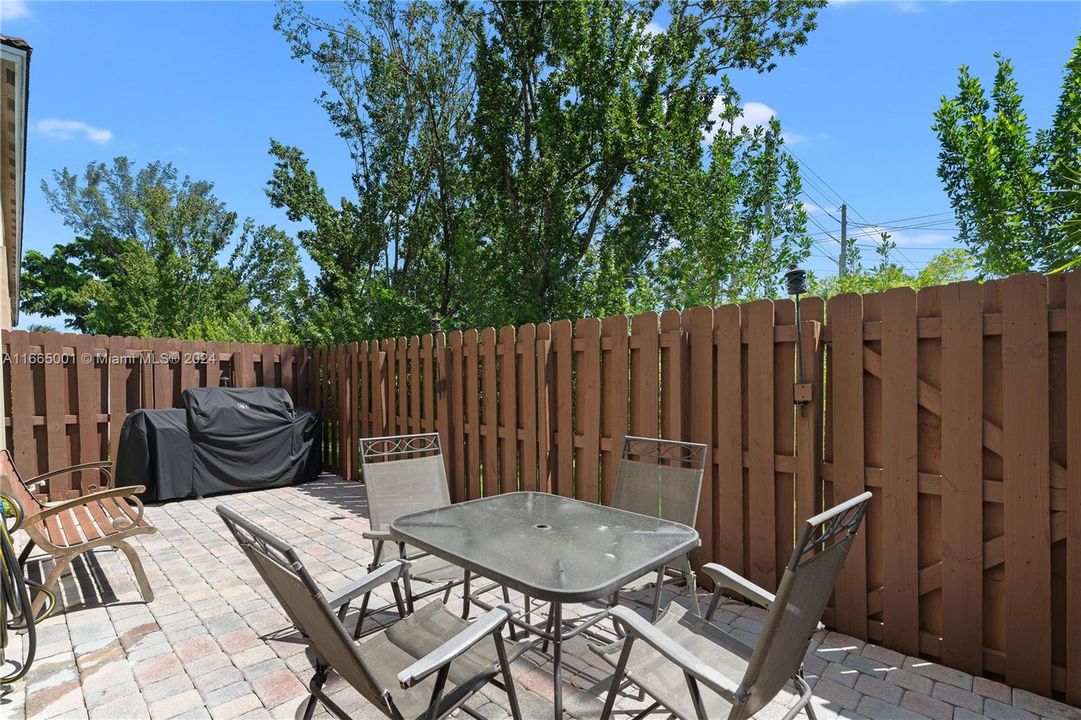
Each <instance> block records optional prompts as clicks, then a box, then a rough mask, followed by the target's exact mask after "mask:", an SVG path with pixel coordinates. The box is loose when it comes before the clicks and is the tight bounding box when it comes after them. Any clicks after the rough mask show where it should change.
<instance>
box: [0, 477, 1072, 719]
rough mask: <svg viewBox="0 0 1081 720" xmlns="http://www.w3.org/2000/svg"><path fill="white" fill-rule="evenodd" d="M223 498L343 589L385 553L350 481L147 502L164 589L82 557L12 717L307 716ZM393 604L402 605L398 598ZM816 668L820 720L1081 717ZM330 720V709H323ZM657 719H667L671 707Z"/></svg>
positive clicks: (341, 697) (485, 706)
mask: <svg viewBox="0 0 1081 720" xmlns="http://www.w3.org/2000/svg"><path fill="white" fill-rule="evenodd" d="M219 504H224V505H227V506H229V507H231V508H233V509H235V510H237V511H238V512H240V513H242V514H243V515H245V516H247V517H249V518H250V519H252V520H253V521H255V522H257V523H260V524H262V525H263V526H265V527H266V528H267V529H268V530H270V531H271V532H274V533H276V534H277V535H279V536H280V537H281V538H282V539H284V540H285V541H287V542H290V543H292V544H293V545H295V546H296V547H297V548H298V549H299V550H300V551H301V554H302V555H303V556H304V558H305V562H306V563H307V566H308V569H309V570H310V571H311V572H312V574H313V575H314V576H315V577H316V579H317V580H319V581H320V582H322V583H324V584H325V585H326V586H327V587H329V588H333V587H335V586H338V585H341V584H343V583H345V582H347V581H348V580H350V579H355V578H358V577H360V576H362V575H363V573H364V568H365V566H366V565H367V564H368V562H369V560H370V558H371V552H370V544H369V543H368V542H367V541H365V540H364V539H363V538H362V533H363V532H364V531H365V530H367V529H368V521H367V503H366V499H365V494H364V488H363V486H361V485H358V484H355V483H346V482H343V481H341V480H338V479H336V478H331V477H323V478H321V479H320V480H318V481H316V482H312V483H308V484H306V485H302V486H299V487H294V488H283V489H279V490H268V491H260V492H252V493H244V494H238V495H229V496H223V497H218V498H207V499H202V500H188V501H183V502H177V503H169V504H166V505H161V506H154V507H148V508H147V511H146V516H147V518H148V519H149V520H150V522H152V523H153V524H154V525H155V526H156V527H157V528H158V530H159V532H158V534H156V535H151V536H141V537H138V538H135V539H134V540H133V543H134V544H135V545H137V546H138V550H139V553H140V556H141V557H142V559H143V563H144V565H145V567H146V570H147V574H148V576H149V578H150V582H151V584H152V585H153V586H154V591H155V594H156V599H155V600H154V602H153V603H151V604H149V605H144V604H143V603H142V602H141V601H140V596H139V592H138V589H137V587H136V585H135V582H134V578H132V577H131V575H130V571H129V569H128V566H127V563H126V562H125V561H124V560H123V559H122V558H120V557H117V556H116V555H115V554H114V553H112V552H110V551H103V552H98V553H94V554H93V556H92V557H91V558H89V560H86V561H76V563H75V564H74V567H73V569H74V572H72V573H69V574H68V575H67V576H66V577H65V578H64V579H63V583H62V585H63V587H62V590H63V596H64V601H65V603H66V610H65V611H64V612H62V613H59V614H57V615H56V616H55V617H52V618H49V619H48V620H46V621H45V622H44V623H42V624H41V626H40V627H39V634H38V657H37V660H36V662H35V665H34V667H33V669H32V670H31V672H30V674H29V676H28V677H27V678H26V679H25V681H24V682H20V683H18V684H17V685H16V686H15V688H14V689H13V691H12V692H11V693H9V695H7V696H5V697H4V698H3V704H0V716H2V717H5V718H7V717H12V718H20V717H22V718H32V719H33V720H46V719H48V718H91V720H97V719H98V718H101V719H103V720H124V719H125V718H154V720H158V719H162V720H171V719H172V718H197V717H198V718H213V719H214V720H229V719H232V718H297V717H299V714H300V713H301V712H302V710H303V706H304V702H305V700H306V698H307V695H306V693H305V685H306V682H307V680H308V678H309V676H310V673H311V664H310V661H309V660H308V657H307V654H306V653H305V648H304V646H303V644H301V643H300V642H298V638H297V637H296V636H295V634H294V633H291V632H290V631H289V624H288V622H287V621H286V619H285V616H284V615H283V614H282V612H281V610H280V609H279V608H278V606H277V604H276V603H275V602H274V601H273V599H272V598H271V597H270V595H269V593H268V592H267V591H266V589H265V586H264V585H263V583H262V581H261V580H260V579H259V577H258V575H257V574H256V573H255V571H254V569H253V568H252V566H251V564H250V563H249V562H248V561H247V558H245V557H244V555H243V554H242V553H241V552H240V550H239V548H237V547H236V544H235V543H234V542H233V539H232V537H231V536H230V535H229V534H228V532H227V531H226V530H225V527H224V525H223V524H222V523H221V521H220V519H219V518H218V516H217V515H216V514H215V513H214V507H215V506H217V505H219ZM37 558H38V559H37V560H36V561H34V560H32V561H31V564H30V568H31V571H32V572H35V573H36V574H39V575H40V574H44V573H47V572H48V566H47V563H48V562H49V561H48V560H44V559H43V556H37ZM384 595H385V597H384V598H383V599H384V600H385V601H389V600H390V595H389V593H384ZM671 597H672V598H676V599H677V601H680V602H684V603H686V602H688V600H687V599H686V598H685V597H681V596H671ZM515 600H516V601H518V602H520V598H515ZM455 602H460V601H459V600H452V604H453V603H455ZM458 607H459V608H460V607H461V606H460V605H458ZM568 610H570V608H568ZM582 610H583V611H584V612H593V611H595V609H593V608H583V609H582ZM764 619H765V613H764V612H763V611H762V610H761V609H759V608H754V607H748V606H746V605H742V604H740V603H736V602H727V603H725V604H724V605H723V606H722V607H721V608H720V610H719V611H718V612H717V615H716V617H715V622H717V623H718V624H722V625H727V626H728V627H729V629H730V630H731V631H732V632H733V634H734V635H736V636H737V637H741V638H745V639H746V640H747V641H748V642H753V641H754V639H755V638H756V637H757V635H758V634H759V632H760V631H761V628H762V622H763V620H764ZM19 642H20V640H19V638H17V637H16V639H15V644H14V645H13V646H12V647H11V648H10V651H13V652H11V654H16V653H17V651H18V643H19ZM566 654H567V661H566V662H567V664H566V670H565V673H564V683H565V684H564V693H563V695H564V705H565V709H566V713H567V716H568V717H571V718H595V717H597V716H598V715H599V713H600V709H601V707H602V704H603V701H604V697H605V693H606V692H607V690H608V686H609V683H610V679H611V675H610V672H609V670H608V668H607V666H606V665H604V664H603V662H601V661H600V660H599V659H598V658H596V657H595V656H594V655H593V654H592V653H590V652H589V651H588V649H587V645H586V641H585V640H584V639H582V638H576V639H575V640H573V641H568V643H567V644H566ZM550 668H551V662H550V660H549V659H547V658H545V657H544V656H541V655H540V654H539V653H533V652H528V653H526V654H525V655H523V656H522V657H521V658H520V659H519V660H518V661H517V662H516V663H515V665H514V668H513V672H514V676H515V678H516V683H517V686H518V694H519V698H520V701H521V705H522V711H523V714H524V715H525V717H527V718H545V719H547V718H550V717H551V700H550V697H551V674H550ZM805 670H806V674H807V678H808V681H809V683H810V684H811V685H812V686H813V687H814V692H815V698H814V701H813V702H814V707H815V710H816V712H817V715H818V718H819V719H820V720H833V719H834V718H845V719H847V720H860V719H861V718H872V719H873V720H877V719H878V718H883V719H885V718H900V719H903V720H912V719H914V720H920V719H921V718H922V719H924V720H926V719H928V718H931V719H932V720H977V719H978V718H1004V719H1005V718H1025V719H1026V720H1046V719H1054V720H1081V710H1079V709H1077V708H1072V707H1068V706H1066V705H1062V704H1061V703H1056V702H1054V701H1052V700H1048V699H1046V698H1041V697H1038V696H1035V695H1032V694H1030V693H1026V692H1024V691H1020V690H1016V691H1015V690H1012V689H1011V688H1009V687H1007V686H1005V685H1002V684H1000V683H996V682H993V681H990V680H984V679H982V678H973V677H972V676H970V675H967V674H966V673H963V672H959V671H957V670H953V669H951V668H946V667H943V666H941V665H937V664H935V663H931V662H928V661H926V660H922V659H918V658H911V657H905V656H903V655H901V654H899V653H897V652H894V651H892V650H888V649H886V648H881V647H878V646H877V645H873V644H869V643H864V642H862V641H859V640H856V639H854V638H851V637H848V636H845V635H841V634H839V633H834V632H828V633H827V632H821V633H819V634H818V635H817V636H816V637H815V640H814V642H813V643H812V645H811V651H810V652H809V653H808V655H807V658H806V661H805ZM327 691H328V693H329V694H330V695H331V697H332V698H333V699H334V700H335V701H336V702H338V703H339V704H340V705H341V706H342V707H343V708H345V710H346V711H347V712H349V713H350V715H351V716H352V717H354V718H357V720H367V719H368V718H373V719H374V718H381V717H383V716H382V714H381V713H379V712H378V711H377V710H376V709H375V708H373V707H371V706H370V705H368V704H367V703H366V702H365V701H364V699H363V698H361V696H360V695H359V694H358V693H356V692H355V691H354V690H353V689H352V688H349V687H348V686H347V685H346V684H345V683H344V682H343V681H342V680H341V679H340V678H336V677H333V676H332V678H331V680H330V681H329V682H328V684H327ZM786 698H787V699H788V700H789V701H790V700H791V698H792V696H791V695H786ZM648 702H649V701H648V699H647V700H645V701H644V702H643V701H639V700H637V699H636V698H635V696H634V693H633V692H630V693H628V694H627V695H626V696H621V697H620V699H619V701H618V702H617V710H618V711H619V712H620V714H619V715H617V717H629V716H631V715H634V714H635V713H637V712H639V711H640V710H642V709H643V708H645V707H646V705H648ZM470 707H471V708H472V709H474V710H476V711H477V712H479V713H480V714H481V715H483V716H484V717H486V718H497V719H498V718H505V717H507V716H508V713H507V710H506V697H505V696H504V695H503V694H502V693H501V692H500V691H499V690H497V689H495V688H491V689H485V690H483V691H482V692H481V693H480V694H478V695H477V696H476V697H475V698H474V700H473V701H472V702H471V703H470ZM783 713H784V708H783V707H776V708H771V709H768V710H766V711H763V712H762V713H761V714H760V716H759V717H760V718H763V719H764V720H773V719H774V718H779V717H781V715H783ZM317 717H321V718H323V717H328V715H327V713H325V712H324V711H322V710H321V709H320V712H319V713H318V714H317ZM651 717H656V718H663V717H666V714H665V713H662V712H660V711H657V712H656V713H654V714H653V715H651ZM799 717H801V718H803V717H806V716H805V715H802V714H801V715H800V716H799Z"/></svg>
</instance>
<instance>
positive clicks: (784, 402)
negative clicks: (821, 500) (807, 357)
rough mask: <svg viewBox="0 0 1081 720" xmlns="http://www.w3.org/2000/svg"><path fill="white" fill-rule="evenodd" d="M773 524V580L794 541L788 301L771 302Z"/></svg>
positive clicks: (792, 339) (791, 309)
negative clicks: (772, 326) (772, 327)
mask: <svg viewBox="0 0 1081 720" xmlns="http://www.w3.org/2000/svg"><path fill="white" fill-rule="evenodd" d="M773 324H774V330H773V397H772V399H773V458H774V461H773V465H774V467H773V473H774V475H773V477H774V494H773V527H774V537H775V541H774V542H775V545H774V548H773V552H774V558H775V560H774V562H775V566H774V567H775V568H776V569H775V570H774V575H775V580H774V582H780V579H781V573H782V572H783V568H784V566H785V563H787V562H788V558H789V556H790V555H791V554H792V546H793V545H795V543H796V536H795V530H796V527H795V524H794V523H793V522H792V509H793V508H794V507H795V504H796V469H797V466H796V412H795V411H796V408H795V405H794V404H793V401H792V388H793V384H794V383H795V381H796V306H795V303H793V302H792V301H791V300H776V301H774V303H773Z"/></svg>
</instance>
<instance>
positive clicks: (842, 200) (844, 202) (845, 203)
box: [781, 145, 920, 272]
mask: <svg viewBox="0 0 1081 720" xmlns="http://www.w3.org/2000/svg"><path fill="white" fill-rule="evenodd" d="M781 149H783V150H784V151H785V152H786V153H788V154H789V155H791V156H792V158H793V159H794V160H795V161H796V163H798V164H799V165H800V166H801V167H803V168H804V169H805V170H807V172H809V173H811V175H812V176H814V177H815V178H817V179H818V181H819V182H821V183H822V185H823V186H825V188H826V190H828V191H829V193H832V194H833V195H834V196H835V197H836V198H837V199H838V200H840V204H841V206H843V207H847V208H848V209H851V210H852V212H853V213H855V214H856V216H857V217H859V218H860V219H861V220H863V222H864V223H865V225H866V226H868V227H877V226H876V225H875V224H874V223H872V222H871V221H870V220H868V219H867V217H866V216H865V215H864V214H863V213H861V212H860V211H859V210H857V209H856V208H855V207H852V205H851V203H849V202H848V201H847V200H845V198H844V197H843V196H842V195H841V193H839V192H837V191H836V190H834V189H833V186H832V185H830V184H829V183H828V182H827V181H826V179H825V178H824V177H822V176H821V175H819V174H818V173H817V172H815V170H814V168H812V167H811V166H810V165H808V164H807V163H805V162H804V161H803V160H801V159H800V157H799V156H798V155H796V154H795V153H794V152H792V150H791V149H789V148H788V147H787V146H784V145H782V146H781ZM806 179H807V182H808V184H809V185H811V187H813V188H815V189H816V190H817V191H818V192H820V193H822V195H824V196H826V197H828V196H829V193H827V192H826V191H824V190H822V187H821V186H819V185H817V184H816V183H815V182H814V181H812V180H810V179H809V178H806ZM827 214H829V213H827ZM831 217H832V216H831ZM834 220H836V218H834ZM819 227H821V226H819ZM822 229H823V230H824V229H825V228H822ZM835 239H836V238H835ZM894 250H895V251H896V252H897V254H898V255H899V256H900V257H901V259H902V260H904V261H905V263H907V264H908V266H909V267H911V268H912V269H913V270H915V271H917V272H919V270H920V267H919V265H917V264H916V263H915V262H914V261H913V260H912V259H911V258H909V257H908V256H907V255H905V254H904V252H902V251H901V249H900V248H898V247H896V246H895V247H894ZM843 252H844V250H843V248H842V254H843Z"/></svg>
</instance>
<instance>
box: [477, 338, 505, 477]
mask: <svg viewBox="0 0 1081 720" xmlns="http://www.w3.org/2000/svg"><path fill="white" fill-rule="evenodd" d="M496 349H497V348H496V339H495V328H490V327H488V328H484V329H483V330H481V333H480V347H479V348H478V350H479V353H480V360H481V367H480V371H481V397H482V401H481V424H480V436H481V439H482V441H483V445H484V452H483V456H484V467H483V469H482V470H481V477H482V479H483V484H484V486H483V488H482V490H483V492H484V495H485V496H488V495H498V494H499V493H500V491H501V488H500V485H499V408H498V405H497V403H498V401H499V387H498V384H497V380H498V374H497V367H496Z"/></svg>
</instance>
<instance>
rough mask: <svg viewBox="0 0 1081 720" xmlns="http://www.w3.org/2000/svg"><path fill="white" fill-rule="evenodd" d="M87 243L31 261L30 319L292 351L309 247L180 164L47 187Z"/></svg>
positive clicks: (34, 255) (64, 173)
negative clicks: (262, 222)
mask: <svg viewBox="0 0 1081 720" xmlns="http://www.w3.org/2000/svg"><path fill="white" fill-rule="evenodd" d="M42 190H43V192H44V193H45V198H46V201H47V202H48V204H49V207H50V209H52V210H53V212H55V213H57V214H58V215H59V216H60V217H61V218H62V219H63V221H64V224H65V225H66V226H67V227H68V228H70V229H71V230H72V232H73V233H74V235H75V237H74V239H72V240H71V241H70V242H67V243H58V244H57V245H56V246H55V247H54V248H53V251H52V253H50V254H48V255H46V254H44V253H40V252H37V251H34V250H31V251H28V252H27V253H26V255H25V257H24V259H23V272H22V278H21V282H22V289H23V292H22V295H23V297H22V309H23V311H25V312H29V313H35V314H38V315H43V316H46V317H58V316H63V317H64V318H65V323H66V324H67V326H68V327H71V328H73V329H76V330H78V331H80V332H89V333H98V334H109V335H138V336H157V337H178V338H205V339H218V340H266V341H272V342H273V341H282V340H285V339H288V338H289V337H291V336H293V335H294V332H293V326H294V325H295V318H294V317H293V313H294V311H296V310H297V309H298V308H299V307H300V306H301V301H300V298H299V296H300V295H302V294H303V292H304V278H303V273H302V271H301V269H300V264H299V257H298V252H297V247H296V245H295V243H293V241H292V240H291V239H290V238H289V237H288V236H286V235H285V234H284V233H283V232H281V231H280V230H277V229H275V228H273V227H266V226H257V225H256V224H255V223H254V222H253V221H251V220H247V221H245V222H244V223H243V225H242V227H241V228H240V229H239V233H238V232H237V216H236V213H234V212H231V211H229V210H228V209H227V208H226V207H225V205H224V203H222V202H221V201H220V200H218V199H217V197H215V196H214V194H213V185H212V184H210V183H208V182H204V181H197V180H192V179H190V178H188V177H184V178H180V177H179V175H178V173H177V171H176V168H175V167H173V166H172V165H171V164H168V163H160V162H152V163H149V164H147V165H145V166H144V167H142V168H140V169H138V170H137V171H136V169H135V167H134V166H133V164H132V163H131V162H130V161H129V160H128V159H127V158H125V157H118V158H116V159H115V160H114V161H113V163H112V164H111V165H106V164H105V163H90V164H88V165H87V167H86V171H85V172H84V174H83V176H82V177H81V178H80V177H79V176H78V175H77V174H75V173H72V172H71V171H70V170H68V169H67V168H64V169H63V170H59V171H57V172H55V173H54V174H53V184H49V183H48V182H42Z"/></svg>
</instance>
